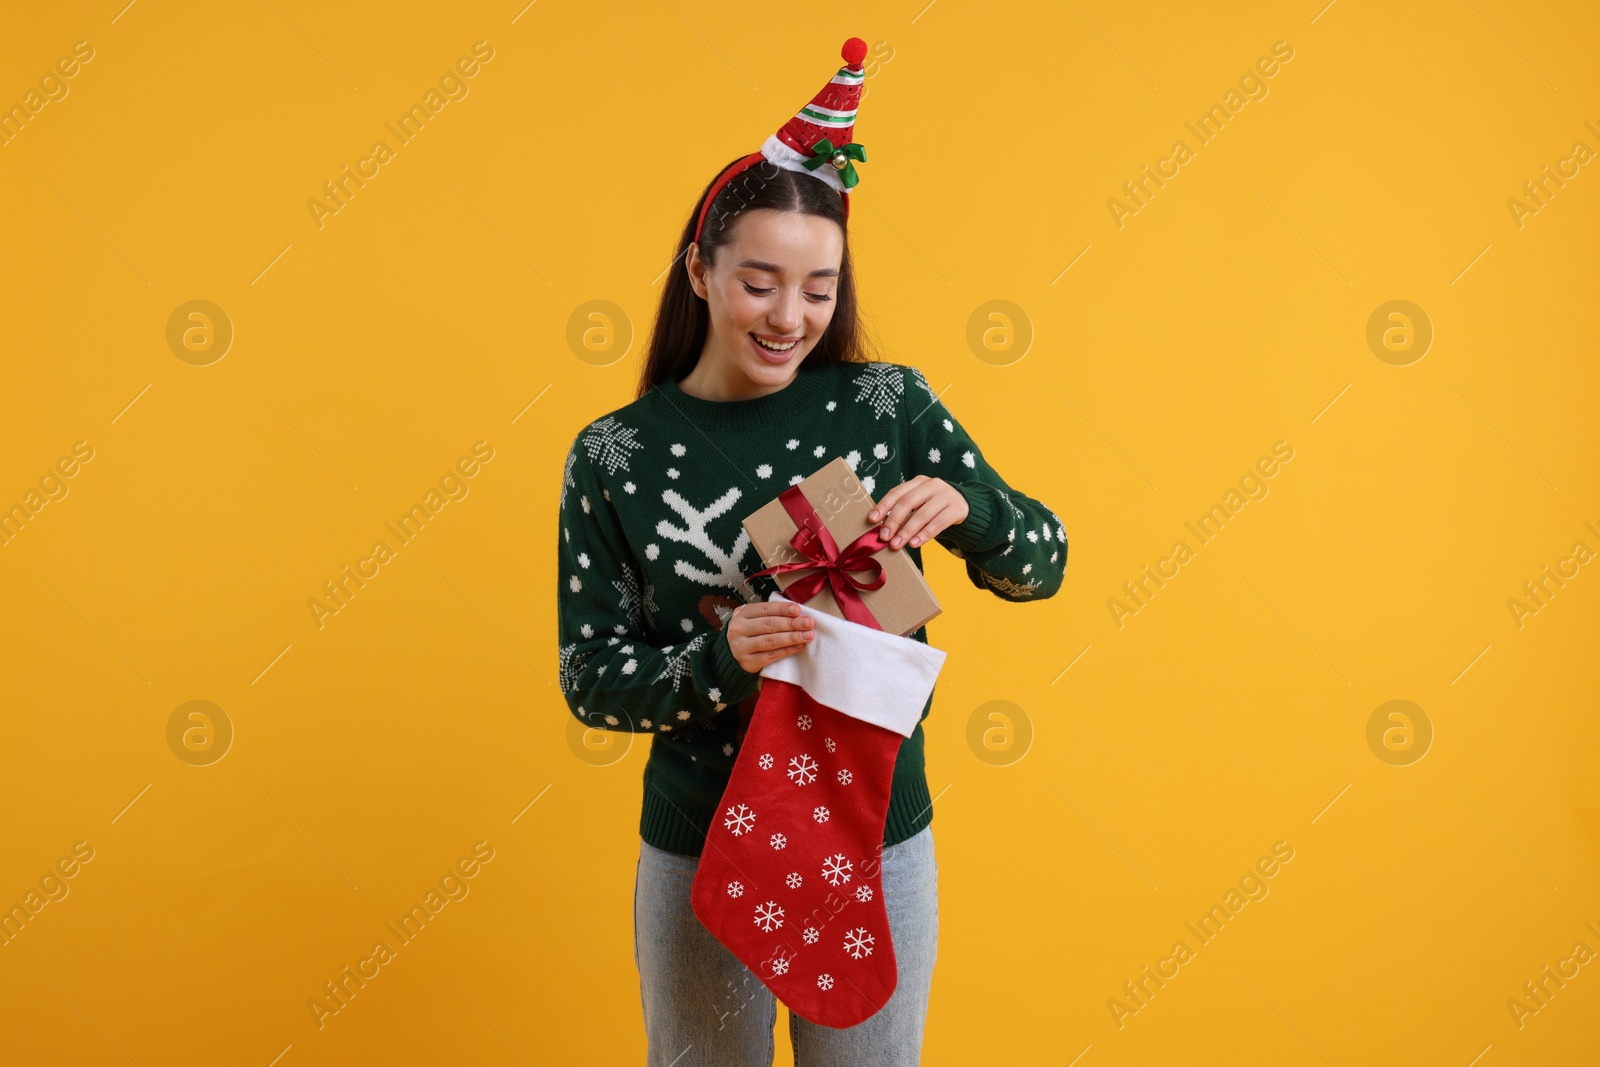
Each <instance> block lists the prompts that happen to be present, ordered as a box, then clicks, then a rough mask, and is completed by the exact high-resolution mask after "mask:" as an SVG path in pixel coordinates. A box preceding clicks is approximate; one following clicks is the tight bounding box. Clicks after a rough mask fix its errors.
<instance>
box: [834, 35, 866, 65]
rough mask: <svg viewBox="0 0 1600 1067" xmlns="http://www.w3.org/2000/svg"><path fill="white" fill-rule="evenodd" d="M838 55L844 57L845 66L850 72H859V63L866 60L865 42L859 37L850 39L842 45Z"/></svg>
mask: <svg viewBox="0 0 1600 1067" xmlns="http://www.w3.org/2000/svg"><path fill="white" fill-rule="evenodd" d="M839 54H840V55H841V56H843V57H844V62H845V65H846V66H848V67H849V68H850V69H851V70H860V69H861V61H862V60H863V59H866V58H867V42H865V41H863V40H862V39H861V38H859V37H852V38H850V39H849V40H848V41H846V42H845V43H844V47H843V48H842V49H840V50H839Z"/></svg>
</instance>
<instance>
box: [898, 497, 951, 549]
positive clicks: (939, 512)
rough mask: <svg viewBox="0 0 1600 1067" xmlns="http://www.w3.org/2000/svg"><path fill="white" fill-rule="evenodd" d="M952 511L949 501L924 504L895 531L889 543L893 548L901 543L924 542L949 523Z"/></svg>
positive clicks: (935, 535)
mask: <svg viewBox="0 0 1600 1067" xmlns="http://www.w3.org/2000/svg"><path fill="white" fill-rule="evenodd" d="M952 513H953V509H952V508H951V505H950V502H949V501H933V502H931V503H928V504H924V505H923V506H922V507H920V508H918V509H917V510H916V511H913V512H912V513H911V515H910V516H909V517H908V518H907V519H906V520H905V522H904V523H903V524H902V525H901V527H900V529H899V530H897V531H896V532H895V536H894V538H893V540H891V541H890V544H891V545H892V546H893V547H895V548H899V547H900V546H901V545H922V544H925V543H927V542H928V541H931V540H933V539H934V538H935V537H937V536H938V535H939V533H940V531H942V530H943V529H944V528H945V527H946V526H949V525H951V517H952Z"/></svg>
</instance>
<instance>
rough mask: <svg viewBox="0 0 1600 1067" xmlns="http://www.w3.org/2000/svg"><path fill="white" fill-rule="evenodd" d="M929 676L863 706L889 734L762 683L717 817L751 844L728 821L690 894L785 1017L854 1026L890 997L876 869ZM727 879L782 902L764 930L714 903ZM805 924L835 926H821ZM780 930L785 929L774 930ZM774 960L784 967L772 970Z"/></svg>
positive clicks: (704, 855)
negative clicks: (894, 785)
mask: <svg viewBox="0 0 1600 1067" xmlns="http://www.w3.org/2000/svg"><path fill="white" fill-rule="evenodd" d="M844 625H850V626H858V625H859V624H852V623H844ZM862 629H863V630H865V628H864V627H862ZM877 633H878V634H879V635H880V636H883V637H885V638H886V639H887V640H890V641H894V642H899V641H910V640H911V639H909V638H902V637H898V636H893V635H882V633H881V631H878V632H877ZM852 636H853V637H854V636H859V635H855V634H852ZM919 645H920V643H919ZM811 651H812V652H813V653H815V652H816V649H812V650H811ZM868 662H873V661H871V660H869V661H868ZM932 673H937V672H932ZM932 673H929V674H925V675H919V676H918V677H917V678H916V679H915V680H914V682H913V684H911V685H909V686H908V685H900V684H894V683H889V684H886V685H883V686H881V687H880V688H879V689H878V690H877V691H876V692H875V693H874V694H873V696H872V699H871V701H870V711H869V712H868V714H871V715H874V716H880V717H881V716H883V715H884V714H885V711H886V709H893V715H892V717H890V718H889V720H888V721H891V722H893V723H894V724H895V729H888V728H886V727H885V726H883V725H880V723H879V721H878V720H877V719H876V718H871V719H869V718H863V717H861V716H859V715H856V714H851V713H849V712H846V711H842V710H840V709H839V708H838V707H834V706H830V705H825V704H822V703H821V702H819V701H818V700H816V699H814V698H813V697H812V695H811V694H810V693H808V692H807V691H806V690H805V689H804V688H802V687H801V686H800V685H799V684H798V683H796V682H791V681H789V680H787V679H786V678H781V677H777V676H775V675H774V674H772V673H768V674H766V676H765V678H764V680H763V682H762V686H761V688H760V690H759V695H758V696H757V698H756V705H755V708H754V710H753V713H752V714H751V717H750V720H749V728H748V732H747V734H746V736H745V738H744V742H743V744H742V745H741V747H740V749H739V751H738V754H737V756H736V757H735V760H734V766H733V772H732V774H731V775H730V776H729V779H728V783H727V785H726V787H725V788H724V790H723V799H722V803H721V809H720V810H728V811H732V812H738V810H739V808H740V806H742V807H744V808H748V809H749V812H750V814H751V815H752V816H754V815H755V813H757V812H759V813H760V815H759V819H755V820H753V822H754V825H756V826H759V827H760V830H761V832H760V833H759V834H756V833H753V832H751V829H752V828H751V826H749V825H746V824H744V823H741V822H739V821H737V820H735V819H734V818H733V817H732V816H731V815H730V816H729V817H728V818H727V819H725V820H721V819H719V820H718V821H717V822H715V823H714V824H713V825H712V827H711V829H710V831H709V832H708V833H707V834H706V840H705V848H704V849H703V850H702V852H701V854H700V865H699V868H698V870H697V871H696V872H695V878H694V886H693V889H692V891H691V894H690V899H691V902H692V904H693V907H694V912H695V915H696V916H697V917H698V918H699V919H700V921H701V923H702V924H703V925H704V926H705V927H706V929H707V930H709V931H710V932H711V933H712V935H713V936H715V937H716V938H717V940H718V941H720V942H722V944H723V945H724V946H725V947H727V948H728V949H729V951H731V952H732V953H733V954H734V956H735V957H737V958H738V959H739V960H740V961H741V962H742V963H744V964H745V965H746V966H747V967H749V968H750V969H751V971H752V972H753V973H754V974H756V976H757V977H758V978H759V979H760V980H761V982H762V983H763V984H765V985H766V986H767V987H768V988H769V989H771V990H772V992H773V993H774V994H776V995H777V997H778V998H779V999H781V1000H782V1001H783V1002H784V1004H786V1005H787V1006H788V1007H789V1009H790V1010H791V1011H792V1012H794V1013H795V1014H796V1015H798V1016H800V1017H801V1018H804V1019H808V1020H810V1021H812V1022H817V1023H820V1024H822V1025H826V1026H831V1027H836V1028H838V1027H846V1026H854V1025H856V1024H857V1023H859V1022H861V1021H862V1020H864V1019H866V1018H868V1017H870V1016H871V1015H872V1014H873V1013H874V1012H876V1011H877V1010H878V1009H880V1008H882V1007H883V1005H884V1004H885V1003H886V1002H887V1001H888V999H889V996H890V995H891V994H892V992H893V990H894V987H895V977H896V972H895V959H894V949H893V942H892V939H891V937H890V934H889V924H888V913H887V912H886V911H885V909H884V900H883V891H882V870H881V868H882V863H881V862H879V859H878V857H880V856H881V855H882V852H883V848H884V845H885V844H886V842H885V840H884V837H885V822H886V816H887V813H888V803H889V792H890V783H891V781H892V779H893V776H894V765H895V757H896V755H897V754H898V752H899V750H900V746H901V744H902V743H903V742H904V741H905V739H906V737H907V736H909V735H910V733H911V732H912V731H914V730H915V729H916V724H917V721H918V720H919V717H920V715H919V713H920V710H921V708H922V706H923V704H924V703H925V701H926V697H927V695H928V693H929V692H931V689H932V680H933V678H932ZM924 684H926V686H927V688H925V689H924V688H922V686H923V685H924ZM845 693H846V695H847V696H848V687H845ZM841 703H844V704H846V705H848V704H849V701H848V700H844V701H841ZM819 740H820V741H822V742H823V743H821V744H818V743H817V742H818V741H819ZM847 764H848V765H847ZM734 878H738V879H741V880H742V881H743V882H744V884H745V885H746V886H747V887H749V890H750V891H749V892H747V893H746V895H745V899H746V900H749V899H750V897H751V896H752V895H754V898H755V902H764V901H767V898H768V897H769V896H770V897H773V898H777V897H778V896H779V895H780V894H781V895H782V900H783V904H782V907H783V908H784V909H785V911H786V913H787V915H786V916H784V915H778V914H776V912H775V911H774V910H773V908H763V910H762V911H761V912H760V913H759V914H760V916H762V917H763V918H762V919H761V921H760V922H752V914H753V913H752V911H751V910H750V907H751V906H750V905H749V904H744V903H743V901H733V900H730V899H729V898H728V896H727V895H726V894H725V893H723V892H722V891H721V889H722V887H723V886H725V885H726V884H727V883H728V881H730V880H731V879H734ZM741 905H742V906H741ZM774 907H776V905H775V904H774ZM811 916H830V917H833V918H832V919H831V921H830V923H829V924H827V925H823V926H818V925H815V924H816V923H817V922H818V920H814V919H812V918H811ZM789 917H795V918H798V919H800V921H799V922H796V921H793V919H791V918H789ZM780 920H781V921H782V922H783V925H782V926H777V925H775V924H776V923H777V922H778V921H780ZM764 926H771V927H772V928H771V929H763V927H764ZM780 959H781V960H783V961H784V962H785V966H783V967H782V968H781V969H780V968H779V967H777V966H774V961H776V960H780Z"/></svg>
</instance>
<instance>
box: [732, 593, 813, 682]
mask: <svg viewBox="0 0 1600 1067" xmlns="http://www.w3.org/2000/svg"><path fill="white" fill-rule="evenodd" d="M815 626H816V623H815V622H814V621H813V620H812V619H811V618H810V616H807V615H803V614H801V612H800V605H799V604H795V603H793V602H790V601H783V600H765V601H761V602H759V603H755V604H740V605H739V606H738V607H737V608H734V609H733V614H732V615H731V616H729V617H728V649H729V650H730V651H731V652H732V653H733V658H734V659H736V660H738V661H739V666H741V667H743V668H744V669H745V670H746V671H749V672H750V673H751V674H758V673H760V671H761V668H763V667H765V666H766V665H767V664H769V663H773V662H776V661H777V660H780V659H783V658H784V657H785V656H792V655H794V654H795V653H796V652H799V651H800V650H802V649H804V648H805V647H806V646H807V645H808V644H810V643H811V641H812V639H813V638H814V637H815V636H816V635H815V633H814V628H815Z"/></svg>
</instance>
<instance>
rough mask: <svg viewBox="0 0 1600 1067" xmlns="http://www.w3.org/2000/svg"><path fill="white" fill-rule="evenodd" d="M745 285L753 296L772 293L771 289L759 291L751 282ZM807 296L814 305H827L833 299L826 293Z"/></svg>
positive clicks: (746, 289) (808, 294)
mask: <svg viewBox="0 0 1600 1067" xmlns="http://www.w3.org/2000/svg"><path fill="white" fill-rule="evenodd" d="M743 285H744V288H745V291H746V292H747V293H749V294H750V295H751V296H766V295H767V294H768V293H770V292H772V290H771V289H757V288H756V287H755V286H753V285H751V284H750V283H749V282H744V283H743ZM806 295H807V296H809V297H810V298H811V302H812V303H813V304H826V303H827V302H828V301H830V300H832V299H833V297H831V296H829V295H828V294H826V293H807V294H806Z"/></svg>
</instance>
